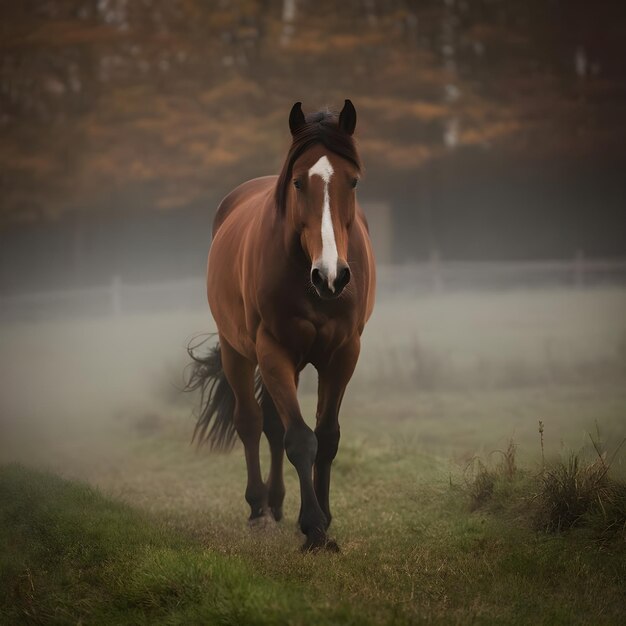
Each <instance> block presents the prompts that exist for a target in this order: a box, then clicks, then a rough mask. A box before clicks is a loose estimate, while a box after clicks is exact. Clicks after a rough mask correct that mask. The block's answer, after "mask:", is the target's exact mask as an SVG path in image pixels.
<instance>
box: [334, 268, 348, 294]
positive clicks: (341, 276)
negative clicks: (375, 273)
mask: <svg viewBox="0 0 626 626" xmlns="http://www.w3.org/2000/svg"><path fill="white" fill-rule="evenodd" d="M349 282H350V268H349V267H347V266H346V267H342V268H341V269H340V270H339V273H338V274H337V278H336V279H335V289H337V290H341V289H343V288H344V287H345V286H346V285H347V284H348V283H349Z"/></svg>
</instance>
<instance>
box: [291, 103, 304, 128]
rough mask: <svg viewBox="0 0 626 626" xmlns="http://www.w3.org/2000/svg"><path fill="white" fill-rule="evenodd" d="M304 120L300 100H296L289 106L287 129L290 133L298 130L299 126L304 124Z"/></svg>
mask: <svg viewBox="0 0 626 626" xmlns="http://www.w3.org/2000/svg"><path fill="white" fill-rule="evenodd" d="M305 123H306V120H305V119H304V113H303V112H302V102H296V103H295V104H294V105H293V106H292V107H291V113H290V114H289V130H290V131H291V134H292V135H295V134H296V132H298V129H299V128H300V127H301V126H304V124H305Z"/></svg>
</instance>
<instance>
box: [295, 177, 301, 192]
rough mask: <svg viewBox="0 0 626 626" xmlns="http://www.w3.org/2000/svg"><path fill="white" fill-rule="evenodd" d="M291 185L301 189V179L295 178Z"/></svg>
mask: <svg viewBox="0 0 626 626" xmlns="http://www.w3.org/2000/svg"><path fill="white" fill-rule="evenodd" d="M293 186H294V187H295V188H296V189H302V181H301V180H298V179H297V178H296V180H294V181H293Z"/></svg>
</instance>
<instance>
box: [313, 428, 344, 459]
mask: <svg viewBox="0 0 626 626" xmlns="http://www.w3.org/2000/svg"><path fill="white" fill-rule="evenodd" d="M315 436H316V437H317V457H316V460H317V461H328V462H330V461H332V460H333V459H334V458H335V457H336V456H337V450H338V449H339V439H340V437H341V432H340V430H339V424H337V423H334V424H329V425H324V426H318V427H317V428H316V429H315Z"/></svg>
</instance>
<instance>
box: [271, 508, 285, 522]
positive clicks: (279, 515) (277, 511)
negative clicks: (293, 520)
mask: <svg viewBox="0 0 626 626" xmlns="http://www.w3.org/2000/svg"><path fill="white" fill-rule="evenodd" d="M270 510H271V511H272V517H273V518H274V519H275V520H276V521H277V522H280V520H281V519H283V507H282V506H273V507H271V509H270Z"/></svg>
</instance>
